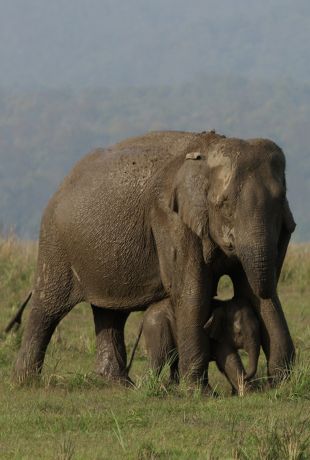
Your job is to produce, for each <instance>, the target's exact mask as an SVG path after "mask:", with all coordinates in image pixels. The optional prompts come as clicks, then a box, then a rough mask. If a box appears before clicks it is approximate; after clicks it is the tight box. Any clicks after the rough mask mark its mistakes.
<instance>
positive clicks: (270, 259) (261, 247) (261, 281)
mask: <svg viewBox="0 0 310 460" xmlns="http://www.w3.org/2000/svg"><path fill="white" fill-rule="evenodd" d="M276 248H277V244H276V242H275V241H273V238H272V232H271V231H269V230H268V228H267V227H266V226H264V225H262V224H260V225H259V230H258V231H255V230H254V231H252V232H250V233H248V234H247V235H246V236H245V238H244V239H242V235H241V237H240V238H239V244H238V245H237V252H238V253H239V257H240V260H241V263H242V266H243V268H244V271H245V273H246V275H247V278H248V281H249V283H250V286H251V288H252V290H253V292H254V294H256V295H257V296H258V297H260V298H262V299H269V298H271V297H273V295H274V293H275V291H276V270H275V266H276Z"/></svg>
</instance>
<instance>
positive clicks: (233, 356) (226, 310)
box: [142, 298, 261, 394]
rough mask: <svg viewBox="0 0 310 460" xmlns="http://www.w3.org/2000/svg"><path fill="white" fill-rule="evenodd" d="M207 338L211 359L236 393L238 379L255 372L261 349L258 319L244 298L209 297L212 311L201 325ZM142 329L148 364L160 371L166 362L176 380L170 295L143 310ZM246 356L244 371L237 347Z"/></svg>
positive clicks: (176, 360) (246, 377) (237, 390)
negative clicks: (217, 298) (168, 297)
mask: <svg viewBox="0 0 310 460" xmlns="http://www.w3.org/2000/svg"><path fill="white" fill-rule="evenodd" d="M204 329H205V331H206V332H207V334H208V336H209V338H210V349H211V360H212V361H215V362H216V364H217V367H218V369H219V370H220V371H221V372H223V373H224V374H225V376H226V377H227V379H228V381H229V382H230V384H231V386H232V393H233V394H235V393H238V392H239V388H240V379H241V378H244V381H248V380H250V379H251V378H252V377H253V376H254V375H255V373H256V369H257V362H258V358H259V352H260V344H261V338H260V329H259V321H258V319H257V317H256V315H255V313H254V311H253V308H251V307H250V306H249V305H248V304H247V302H246V301H245V300H243V299H241V298H239V299H236V298H233V299H231V300H227V301H222V300H216V299H213V300H212V315H211V317H210V319H209V320H208V321H207V323H206V324H205V326H204ZM142 331H143V335H144V339H145V344H146V349H147V354H148V356H149V359H150V365H151V368H152V369H154V370H155V371H156V372H158V373H160V371H161V370H162V368H163V366H164V364H165V363H167V362H169V365H170V372H171V380H172V381H178V378H179V376H178V357H177V353H176V337H175V327H174V316H173V311H172V308H171V304H170V301H169V299H165V300H162V301H161V302H158V303H156V304H153V305H152V306H151V307H150V308H149V309H148V310H147V311H146V312H145V314H144V318H143V325H142ZM240 349H244V350H245V351H246V352H247V353H248V356H249V366H248V370H247V372H245V370H244V367H243V365H242V361H241V359H240V356H239V354H238V350H240Z"/></svg>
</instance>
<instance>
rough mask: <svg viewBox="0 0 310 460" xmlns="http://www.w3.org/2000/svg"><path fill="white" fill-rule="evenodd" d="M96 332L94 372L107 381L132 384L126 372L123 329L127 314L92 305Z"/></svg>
mask: <svg viewBox="0 0 310 460" xmlns="http://www.w3.org/2000/svg"><path fill="white" fill-rule="evenodd" d="M92 310H93V316H94V322H95V332H96V347H97V358H96V372H97V373H98V374H99V375H101V376H102V377H104V378H106V379H108V380H114V381H115V380H116V381H119V382H122V383H125V384H127V383H129V384H130V383H132V382H131V380H130V379H129V377H128V373H127V370H126V365H127V353H126V346H125V338H124V327H125V323H126V320H127V318H128V315H129V312H124V311H118V310H111V309H105V308H101V307H96V306H95V305H92Z"/></svg>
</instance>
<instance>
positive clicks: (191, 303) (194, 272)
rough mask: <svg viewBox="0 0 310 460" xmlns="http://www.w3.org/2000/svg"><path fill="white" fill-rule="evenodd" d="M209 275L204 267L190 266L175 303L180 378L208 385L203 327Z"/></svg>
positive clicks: (207, 346) (207, 348)
mask: <svg viewBox="0 0 310 460" xmlns="http://www.w3.org/2000/svg"><path fill="white" fill-rule="evenodd" d="M211 293H212V278H211V276H210V274H209V276H208V273H206V270H205V267H202V266H196V265H190V266H188V269H187V270H186V275H185V279H184V282H183V290H182V292H181V295H180V298H179V299H178V302H177V303H176V306H175V310H176V313H175V316H176V331H177V348H178V354H179V372H180V377H183V378H186V379H188V380H190V381H192V382H197V383H200V384H202V385H204V386H207V385H208V365H209V360H210V343H209V338H208V336H207V334H206V333H205V331H204V329H203V326H204V324H205V323H206V321H207V320H208V318H209V316H210V303H211Z"/></svg>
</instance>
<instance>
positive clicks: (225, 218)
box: [171, 138, 295, 299]
mask: <svg viewBox="0 0 310 460" xmlns="http://www.w3.org/2000/svg"><path fill="white" fill-rule="evenodd" d="M171 207H172V209H173V210H174V211H176V212H177V213H178V214H179V215H180V217H181V219H182V220H183V221H184V223H185V224H186V225H187V226H189V227H190V228H191V229H192V231H193V232H194V233H196V234H197V235H198V236H199V237H200V238H201V239H202V244H203V252H204V258H205V262H206V263H208V262H209V260H210V256H211V254H212V252H213V250H214V249H220V250H221V251H222V252H223V253H225V254H226V256H227V257H228V258H230V259H235V260H237V261H238V262H241V264H242V267H243V269H244V271H245V273H246V276H247V279H248V282H249V284H250V286H251V288H252V290H253V292H254V293H255V294H256V295H257V296H258V297H260V298H263V299H264V298H271V297H272V296H273V295H274V294H275V291H276V285H277V279H278V276H279V272H280V269H281V266H282V262H283V259H284V256H285V252H286V248H287V244H288V241H289V238H290V235H291V233H292V232H293V231H294V228H295V222H294V219H293V216H292V213H291V211H290V209H289V205H288V202H287V199H286V184H285V157H284V154H283V152H282V150H281V149H280V148H279V147H278V146H277V145H276V144H275V143H273V142H272V141H269V140H265V139H251V140H247V141H244V140H240V139H226V138H219V139H217V141H216V142H213V143H210V144H209V145H208V147H207V150H206V151H204V150H203V146H202V147H201V152H191V153H190V154H187V155H186V160H185V161H184V163H183V165H182V167H181V168H180V169H179V171H178V174H177V175H176V179H175V183H174V186H173V194H172V198H171Z"/></svg>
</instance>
